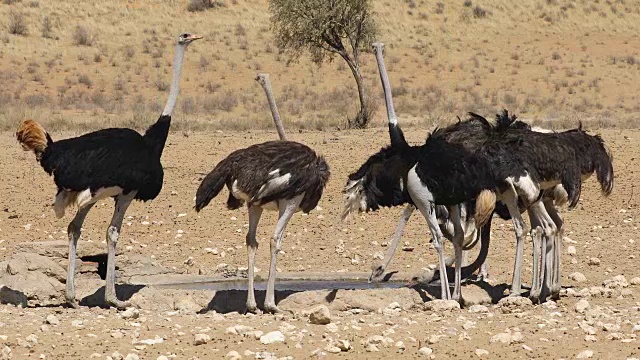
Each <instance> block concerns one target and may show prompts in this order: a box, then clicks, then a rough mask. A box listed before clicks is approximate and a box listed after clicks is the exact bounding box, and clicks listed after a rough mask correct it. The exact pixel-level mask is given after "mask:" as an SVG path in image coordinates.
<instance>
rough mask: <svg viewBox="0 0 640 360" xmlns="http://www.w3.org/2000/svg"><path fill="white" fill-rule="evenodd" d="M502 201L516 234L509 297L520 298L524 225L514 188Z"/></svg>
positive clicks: (506, 193)
mask: <svg viewBox="0 0 640 360" xmlns="http://www.w3.org/2000/svg"><path fill="white" fill-rule="evenodd" d="M502 197H503V199H502V201H503V202H504V203H505V205H507V209H509V215H511V219H512V221H513V227H514V229H515V232H516V259H515V262H514V265H513V279H512V282H511V291H510V293H509V296H520V291H521V289H522V280H521V276H522V257H523V253H524V233H525V227H526V224H525V223H524V220H523V219H522V216H521V215H520V209H519V208H518V194H517V193H516V190H515V188H514V187H511V188H510V189H508V190H507V191H505V192H504V193H503V194H502Z"/></svg>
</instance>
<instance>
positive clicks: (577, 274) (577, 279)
mask: <svg viewBox="0 0 640 360" xmlns="http://www.w3.org/2000/svg"><path fill="white" fill-rule="evenodd" d="M569 279H571V280H573V281H575V282H579V283H580V282H585V281H587V277H586V276H584V274H582V273H580V272H574V273H571V274H570V275H569Z"/></svg>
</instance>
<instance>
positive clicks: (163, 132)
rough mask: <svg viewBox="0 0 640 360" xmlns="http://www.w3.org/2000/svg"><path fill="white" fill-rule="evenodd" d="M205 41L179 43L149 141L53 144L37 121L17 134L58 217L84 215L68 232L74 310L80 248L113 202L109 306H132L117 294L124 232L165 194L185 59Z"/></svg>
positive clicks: (123, 138)
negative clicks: (90, 220)
mask: <svg viewBox="0 0 640 360" xmlns="http://www.w3.org/2000/svg"><path fill="white" fill-rule="evenodd" d="M201 38H202V37H201V36H198V35H192V34H189V33H185V34H182V35H180V36H179V37H178V43H177V45H176V49H175V57H174V61H173V80H172V82H171V90H170V91H169V99H168V100H167V103H166V105H165V108H164V111H163V112H162V115H161V116H160V118H159V119H158V121H156V123H155V124H153V125H151V126H150V127H149V128H148V129H147V131H146V132H145V134H144V135H140V134H139V133H138V132H136V131H134V130H131V129H126V128H124V129H123V128H111V129H103V130H98V131H95V132H91V133H88V134H85V135H82V136H79V137H75V138H71V139H64V140H59V141H53V140H52V139H51V136H49V134H48V133H47V132H46V131H45V130H44V128H43V127H42V126H41V125H40V124H38V123H36V122H35V121H33V120H24V121H23V122H22V123H21V124H20V126H19V128H18V131H17V132H16V137H17V138H18V141H19V142H20V143H21V144H22V147H23V149H24V150H31V151H33V152H34V153H35V154H36V159H37V160H38V162H39V163H40V165H42V167H43V168H44V170H45V171H46V172H47V173H48V174H49V175H51V174H53V179H54V182H55V183H56V186H57V187H58V192H57V194H56V197H55V203H54V210H55V213H56V216H57V217H58V218H61V217H63V216H64V213H65V209H66V208H67V207H69V206H72V205H74V204H75V205H76V206H77V207H78V212H77V213H76V216H75V217H74V218H73V220H72V221H71V223H69V227H68V229H67V232H68V235H69V267H68V271H67V286H66V300H67V303H68V304H69V305H70V306H72V307H74V308H77V307H78V304H77V302H76V299H75V289H74V275H75V262H76V246H77V243H78V239H79V238H80V231H81V229H82V223H83V222H84V219H85V217H86V216H87V214H88V213H89V210H91V208H92V207H93V205H94V204H95V203H96V202H97V201H99V200H101V199H105V198H108V197H113V198H114V199H115V211H114V213H113V217H112V219H111V224H110V225H109V229H108V230H107V244H108V257H107V277H106V287H105V301H106V303H107V304H109V305H113V306H115V307H117V308H124V307H127V306H129V303H127V302H123V301H120V300H118V298H117V297H116V290H115V280H116V273H115V266H116V264H115V255H116V245H117V243H118V237H119V234H120V228H121V227H122V221H123V219H124V214H125V212H126V211H127V208H128V207H129V204H131V201H133V200H141V201H148V200H152V199H154V198H155V197H156V196H158V194H159V193H160V190H161V189H162V181H163V170H162V164H161V162H160V157H161V156H162V150H163V149H164V145H165V142H166V140H167V134H168V132H169V125H170V123H171V113H172V112H173V108H174V106H175V104H176V98H177V96H178V87H179V86H178V85H179V82H180V73H181V71H182V62H183V58H184V53H185V50H186V48H187V46H188V45H189V44H190V43H191V42H192V41H194V40H197V39H201Z"/></svg>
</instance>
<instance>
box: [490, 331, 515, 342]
mask: <svg viewBox="0 0 640 360" xmlns="http://www.w3.org/2000/svg"><path fill="white" fill-rule="evenodd" d="M489 342H490V343H497V342H501V343H503V344H509V343H510V342H511V334H509V333H498V334H495V335H493V336H492V337H491V338H490V339H489Z"/></svg>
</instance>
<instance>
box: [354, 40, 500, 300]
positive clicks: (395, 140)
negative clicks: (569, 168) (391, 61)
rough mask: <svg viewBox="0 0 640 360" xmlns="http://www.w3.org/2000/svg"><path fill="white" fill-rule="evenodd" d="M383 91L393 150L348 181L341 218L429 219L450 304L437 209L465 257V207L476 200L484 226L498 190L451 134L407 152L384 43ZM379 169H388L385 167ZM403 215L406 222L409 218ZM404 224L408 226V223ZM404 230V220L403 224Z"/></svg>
mask: <svg viewBox="0 0 640 360" xmlns="http://www.w3.org/2000/svg"><path fill="white" fill-rule="evenodd" d="M373 48H374V52H375V55H376V60H377V62H378V68H379V72H380V79H381V81H382V85H383V91H384V95H385V103H386V105H387V117H388V120H389V122H388V125H389V132H390V136H391V145H390V146H388V147H386V148H383V149H382V150H380V151H379V152H378V153H377V154H375V155H373V156H371V157H370V158H369V159H368V160H367V162H365V164H363V165H362V166H361V167H360V169H359V170H358V171H356V172H355V173H354V174H351V175H350V176H349V180H348V181H347V184H346V186H345V190H344V192H345V202H346V203H345V211H344V213H343V218H344V217H346V215H348V214H349V213H350V212H352V211H354V210H358V211H365V210H368V209H373V210H375V209H377V208H379V206H393V205H401V204H403V203H409V204H412V205H414V206H415V207H417V208H418V209H419V210H420V212H421V213H422V215H423V216H424V217H425V218H426V219H427V222H428V224H429V230H430V231H431V234H432V235H433V243H434V247H435V248H436V251H437V253H438V262H439V265H440V273H441V274H442V276H443V280H442V281H441V282H440V285H441V297H442V298H445V299H451V292H450V290H449V286H448V279H447V273H446V269H445V262H444V254H443V252H442V243H441V242H442V237H443V235H442V231H441V230H440V227H439V224H438V219H437V215H436V205H445V206H447V209H448V211H449V213H450V214H451V221H452V223H453V226H454V237H453V241H452V242H453V244H454V247H455V249H456V254H458V253H459V254H460V255H461V252H462V248H463V246H464V245H465V244H464V240H465V236H464V235H465V234H464V230H463V228H462V224H461V216H462V214H461V210H460V205H459V204H461V203H464V202H467V201H471V200H474V199H475V213H474V217H475V221H476V224H477V226H478V227H481V226H482V225H484V224H485V223H486V222H487V220H488V218H489V216H490V214H491V213H492V212H493V209H494V206H495V199H496V198H495V193H494V189H495V186H496V184H495V183H494V181H493V176H492V174H491V170H490V168H489V165H488V164H487V163H486V162H485V161H484V159H482V158H480V157H478V156H476V155H475V154H473V153H471V152H468V151H466V150H464V149H463V147H462V146H459V145H457V144H452V143H449V142H447V141H446V137H447V136H448V131H449V129H448V128H445V129H437V130H436V131H434V132H433V133H432V134H431V135H430V136H429V137H428V138H427V140H426V142H425V143H424V144H423V145H421V146H409V144H408V143H407V141H406V140H405V138H404V135H403V133H402V131H401V130H400V127H399V126H398V120H397V118H396V115H395V110H394V107H393V100H392V98H391V90H390V85H389V79H388V76H387V73H386V70H385V66H384V60H383V56H382V51H383V48H384V45H383V44H382V43H374V44H373ZM381 164H384V165H385V166H384V167H382V166H381ZM409 209H410V208H407V209H405V213H404V215H405V216H404V217H403V219H406V218H408V216H406V214H407V213H409ZM405 221H406V220H405ZM401 224H402V220H401ZM458 259H461V256H460V257H456V264H455V265H456V274H455V287H454V293H453V298H455V299H459V298H460V280H461V272H460V268H461V262H460V261H458Z"/></svg>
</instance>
